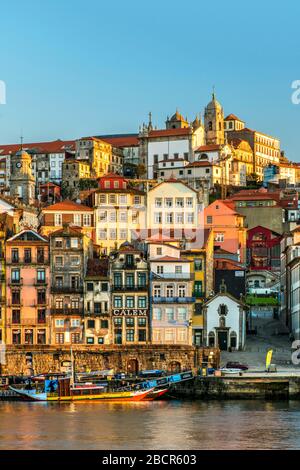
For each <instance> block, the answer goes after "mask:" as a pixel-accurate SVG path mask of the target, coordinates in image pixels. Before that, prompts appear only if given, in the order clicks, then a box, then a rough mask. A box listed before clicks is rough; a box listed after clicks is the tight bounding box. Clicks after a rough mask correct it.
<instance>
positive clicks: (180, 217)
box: [176, 212, 184, 224]
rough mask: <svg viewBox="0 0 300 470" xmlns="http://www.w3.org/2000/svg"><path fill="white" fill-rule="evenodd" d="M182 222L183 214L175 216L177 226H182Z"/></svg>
mask: <svg viewBox="0 0 300 470" xmlns="http://www.w3.org/2000/svg"><path fill="white" fill-rule="evenodd" d="M183 222H184V217H183V212H179V213H177V214H176V223H177V224H183Z"/></svg>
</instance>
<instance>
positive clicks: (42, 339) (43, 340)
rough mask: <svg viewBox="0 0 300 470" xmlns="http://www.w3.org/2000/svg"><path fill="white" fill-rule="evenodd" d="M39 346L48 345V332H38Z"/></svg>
mask: <svg viewBox="0 0 300 470" xmlns="http://www.w3.org/2000/svg"><path fill="white" fill-rule="evenodd" d="M37 344H46V330H37Z"/></svg>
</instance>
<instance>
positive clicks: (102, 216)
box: [98, 211, 107, 222]
mask: <svg viewBox="0 0 300 470" xmlns="http://www.w3.org/2000/svg"><path fill="white" fill-rule="evenodd" d="M98 220H99V222H106V221H107V211H100V212H99V216H98Z"/></svg>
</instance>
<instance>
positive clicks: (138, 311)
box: [113, 308, 147, 317]
mask: <svg viewBox="0 0 300 470" xmlns="http://www.w3.org/2000/svg"><path fill="white" fill-rule="evenodd" d="M113 315H114V316H115V317H131V316H137V317H146V316H147V309H146V308H123V309H121V308H120V309H113Z"/></svg>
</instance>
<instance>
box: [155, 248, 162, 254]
mask: <svg viewBox="0 0 300 470" xmlns="http://www.w3.org/2000/svg"><path fill="white" fill-rule="evenodd" d="M156 254H157V255H158V256H160V255H162V248H156Z"/></svg>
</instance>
